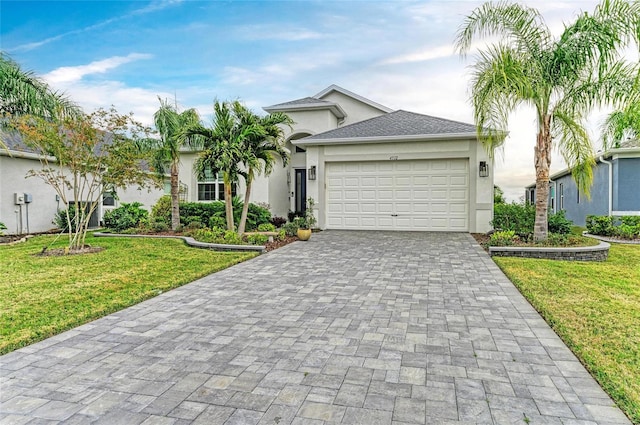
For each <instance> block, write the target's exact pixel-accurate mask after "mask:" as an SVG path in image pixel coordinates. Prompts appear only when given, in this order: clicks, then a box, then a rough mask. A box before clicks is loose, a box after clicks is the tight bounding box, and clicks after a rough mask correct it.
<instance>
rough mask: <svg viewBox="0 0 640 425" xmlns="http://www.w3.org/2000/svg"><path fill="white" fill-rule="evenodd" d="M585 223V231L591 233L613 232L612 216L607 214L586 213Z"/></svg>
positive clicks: (608, 233)
mask: <svg viewBox="0 0 640 425" xmlns="http://www.w3.org/2000/svg"><path fill="white" fill-rule="evenodd" d="M586 225H587V232H589V233H591V234H592V235H599V236H613V235H614V234H615V229H614V226H613V217H610V216H608V215H588V216H587V218H586Z"/></svg>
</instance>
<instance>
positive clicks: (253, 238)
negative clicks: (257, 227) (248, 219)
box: [247, 233, 269, 245]
mask: <svg viewBox="0 0 640 425" xmlns="http://www.w3.org/2000/svg"><path fill="white" fill-rule="evenodd" d="M247 242H249V244H251V245H264V244H266V243H267V242H269V236H267V235H261V234H259V233H258V234H253V235H249V236H247Z"/></svg>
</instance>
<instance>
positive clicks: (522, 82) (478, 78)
mask: <svg viewBox="0 0 640 425" xmlns="http://www.w3.org/2000/svg"><path fill="white" fill-rule="evenodd" d="M639 8H640V6H639V4H638V3H637V2H633V3H631V2H627V1H623V0H603V2H602V3H601V4H600V5H598V6H597V7H596V9H595V11H594V12H593V13H592V14H588V13H582V14H580V15H579V16H578V17H577V18H576V21H575V22H574V23H573V24H571V25H567V26H565V28H564V31H563V33H562V34H561V35H560V37H557V38H556V37H553V35H552V34H551V31H550V30H549V28H548V27H547V25H546V24H545V22H544V20H543V17H542V16H541V15H540V13H539V12H538V11H537V10H536V9H533V8H530V7H527V6H525V5H522V4H517V3H516V4H511V3H507V2H499V3H493V2H488V3H485V4H484V5H482V6H480V7H478V8H477V9H475V10H474V11H473V12H472V13H471V14H470V15H469V16H468V17H467V18H466V19H465V21H464V23H463V24H462V26H461V27H460V29H459V30H458V33H457V35H456V40H455V44H456V49H457V50H458V51H459V52H460V53H461V54H462V55H464V54H466V53H467V52H468V51H469V50H470V48H471V44H472V42H473V41H475V39H476V38H481V37H484V36H493V35H497V36H500V37H501V41H500V42H498V43H497V44H494V45H491V46H489V47H488V48H487V49H486V50H484V51H481V52H480V53H479V58H478V60H477V62H476V63H475V64H474V65H473V74H472V79H471V93H472V94H471V98H472V103H473V109H474V117H475V122H476V126H477V128H478V134H479V136H482V140H483V143H484V145H485V147H486V148H487V150H488V151H489V152H490V153H491V154H493V152H494V151H495V149H496V148H498V147H499V146H501V145H502V143H503V142H504V137H501V132H500V131H499V129H504V128H506V127H507V120H508V118H509V115H510V114H511V113H512V112H514V110H515V109H516V108H517V107H519V106H521V105H527V106H533V108H534V109H535V111H536V118H537V127H538V135H537V140H536V144H535V149H534V152H535V155H534V156H535V170H536V194H537V196H536V218H535V228H534V239H536V240H543V239H546V237H547V234H548V227H547V200H548V196H549V168H550V165H551V149H552V148H553V147H554V143H553V142H554V141H555V142H556V144H555V147H556V148H557V149H558V151H559V152H560V153H561V154H562V156H563V157H564V159H565V160H566V162H567V164H568V165H569V167H571V168H572V174H573V178H574V179H575V180H576V183H577V184H578V187H579V189H580V190H582V191H583V192H584V193H585V194H586V195H587V196H588V195H589V188H590V186H591V181H592V178H593V175H592V165H593V163H594V160H593V148H592V145H591V141H590V140H589V136H588V133H587V130H586V129H585V123H584V119H585V117H586V116H587V115H588V113H589V112H590V111H591V109H592V108H593V107H594V106H598V105H605V104H613V105H615V104H619V103H620V102H622V101H624V100H625V98H628V97H629V96H637V94H638V90H637V87H636V86H635V85H634V82H633V78H632V77H633V76H634V75H635V73H636V69H635V68H634V66H632V65H629V64H626V63H624V62H623V61H621V60H620V59H619V57H620V55H619V51H620V50H621V49H622V48H624V47H625V46H627V45H628V44H629V43H630V41H631V40H633V39H635V37H637V35H636V34H635V33H634V30H635V29H636V28H638V27H637V25H638V22H640V19H639V16H640V12H639ZM502 134H504V133H502Z"/></svg>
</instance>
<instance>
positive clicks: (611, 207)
mask: <svg viewBox="0 0 640 425" xmlns="http://www.w3.org/2000/svg"><path fill="white" fill-rule="evenodd" d="M598 160H599V161H600V162H602V163H603V164H607V165H608V166H609V210H608V213H607V215H608V216H611V212H612V211H613V164H612V163H610V162H609V161H605V159H604V155H600V157H599V158H598Z"/></svg>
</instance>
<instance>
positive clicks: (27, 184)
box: [0, 133, 169, 234]
mask: <svg viewBox="0 0 640 425" xmlns="http://www.w3.org/2000/svg"><path fill="white" fill-rule="evenodd" d="M1 137H2V142H3V143H4V144H5V145H6V146H7V148H8V149H3V148H0V222H2V223H4V224H5V226H7V230H5V233H8V234H26V233H38V232H46V231H48V230H51V229H54V228H55V227H56V226H55V225H54V223H53V221H54V218H55V216H56V213H57V212H58V211H59V210H61V209H65V208H66V206H65V205H63V203H62V201H61V199H60V197H59V196H58V194H57V193H56V192H55V190H54V189H53V187H51V186H49V185H48V184H46V183H45V182H43V181H42V180H41V179H40V178H38V177H29V178H27V173H28V172H29V171H30V170H38V169H41V168H42V166H41V164H40V158H39V156H38V155H37V154H36V153H34V152H33V151H32V150H30V149H29V148H28V147H27V146H25V145H24V143H22V141H21V138H20V137H19V136H17V135H15V134H7V133H2V134H1ZM51 159H52V160H53V158H51ZM168 190H169V189H168V188H166V189H138V188H137V187H129V188H127V189H124V190H122V189H121V190H118V191H117V196H115V197H114V195H115V194H113V193H109V192H107V193H105V194H104V195H102V202H101V203H100V204H99V205H98V210H97V211H95V212H94V213H93V215H92V217H91V219H90V222H89V224H90V226H91V227H98V226H99V224H100V221H102V218H103V217H104V213H105V212H106V211H107V210H109V209H113V208H115V207H116V206H117V205H118V204H119V203H122V202H135V201H137V202H141V203H142V204H144V206H145V207H146V208H147V209H150V208H151V206H153V204H155V203H156V202H157V201H158V199H159V198H160V197H161V196H162V195H163V194H164V193H165V191H166V193H168ZM71 201H72V202H75V200H73V199H72V200H71ZM78 201H79V202H81V203H86V202H88V201H89V199H80V200H78Z"/></svg>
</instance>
